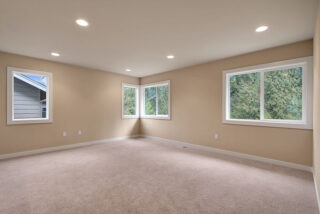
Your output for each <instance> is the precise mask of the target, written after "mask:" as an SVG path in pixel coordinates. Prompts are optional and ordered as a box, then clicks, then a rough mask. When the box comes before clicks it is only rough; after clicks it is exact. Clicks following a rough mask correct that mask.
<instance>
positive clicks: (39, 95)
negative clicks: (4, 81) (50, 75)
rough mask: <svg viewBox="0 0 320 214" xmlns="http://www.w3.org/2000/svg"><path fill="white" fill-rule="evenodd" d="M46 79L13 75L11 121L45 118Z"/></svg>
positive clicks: (46, 114) (26, 75) (35, 76)
mask: <svg viewBox="0 0 320 214" xmlns="http://www.w3.org/2000/svg"><path fill="white" fill-rule="evenodd" d="M47 117H48V113H47V77H46V76H40V75H31V74H23V73H17V72H15V73H14V74H13V119H41V118H47Z"/></svg>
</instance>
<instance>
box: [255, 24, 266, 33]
mask: <svg viewBox="0 0 320 214" xmlns="http://www.w3.org/2000/svg"><path fill="white" fill-rule="evenodd" d="M268 28H269V27H268V26H266V25H262V26H260V27H257V28H256V32H258V33H260V32H263V31H266V30H268Z"/></svg>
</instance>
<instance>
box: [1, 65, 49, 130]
mask: <svg viewBox="0 0 320 214" xmlns="http://www.w3.org/2000/svg"><path fill="white" fill-rule="evenodd" d="M15 73H19V74H27V75H37V76H45V77H46V78H47V94H46V96H47V97H46V100H47V102H46V108H47V117H46V118H27V119H14V109H13V108H14V97H13V95H14V74H15ZM52 122H53V90H52V73H48V72H42V71H34V70H29V69H22V68H14V67H7V124H8V125H14V124H33V123H52Z"/></svg>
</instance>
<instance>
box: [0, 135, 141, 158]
mask: <svg viewBox="0 0 320 214" xmlns="http://www.w3.org/2000/svg"><path fill="white" fill-rule="evenodd" d="M139 136H140V135H132V136H123V137H116V138H106V139H102V140H96V141H89V142H83V143H75V144H69V145H64V146H56V147H49V148H43V149H36V150H29V151H25V152H17V153H10V154H4V155H0V160H3V159H8V158H16V157H24V156H29V155H35V154H41V153H47V152H55V151H61V150H66V149H73V148H77V147H83V146H89V145H94V144H99V143H108V142H112V141H120V140H126V139H130V138H137V137H139Z"/></svg>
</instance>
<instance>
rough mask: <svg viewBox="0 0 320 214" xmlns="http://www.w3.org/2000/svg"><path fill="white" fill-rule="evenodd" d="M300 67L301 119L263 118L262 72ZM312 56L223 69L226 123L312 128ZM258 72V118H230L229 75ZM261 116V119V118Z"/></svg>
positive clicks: (224, 118)
mask: <svg viewBox="0 0 320 214" xmlns="http://www.w3.org/2000/svg"><path fill="white" fill-rule="evenodd" d="M294 67H302V120H301V121H300V120H276V119H264V73H265V72H269V71H274V70H276V69H288V68H294ZM312 69H313V57H311V56H310V57H302V58H297V59H293V60H285V61H279V62H274V63H268V64H263V65H257V66H250V67H245V68H238V69H232V70H225V71H223V107H222V109H223V114H222V115H223V117H222V121H223V123H226V124H239V125H254V126H270V127H284V128H295V129H312V93H313V89H312V88H313V70H312ZM255 72H260V120H246V119H230V92H229V89H230V87H229V83H230V77H231V76H233V75H238V74H247V73H255ZM261 118H262V119H261Z"/></svg>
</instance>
